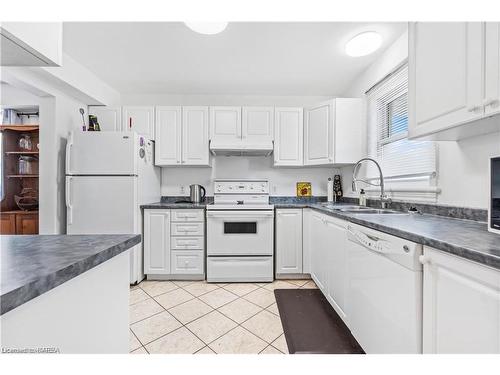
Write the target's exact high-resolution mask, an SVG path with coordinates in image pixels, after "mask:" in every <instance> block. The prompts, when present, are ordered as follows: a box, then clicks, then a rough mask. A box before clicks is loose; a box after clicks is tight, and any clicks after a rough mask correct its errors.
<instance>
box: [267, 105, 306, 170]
mask: <svg viewBox="0 0 500 375" xmlns="http://www.w3.org/2000/svg"><path fill="white" fill-rule="evenodd" d="M303 129H304V116H303V110H302V108H290V107H276V108H275V110H274V165H275V166H302V165H303V164H304V148H303V144H304V142H303V139H304V137H303Z"/></svg>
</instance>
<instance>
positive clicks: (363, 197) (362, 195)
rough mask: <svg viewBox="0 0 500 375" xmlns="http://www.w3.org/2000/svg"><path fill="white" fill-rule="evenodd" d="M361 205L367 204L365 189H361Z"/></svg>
mask: <svg viewBox="0 0 500 375" xmlns="http://www.w3.org/2000/svg"><path fill="white" fill-rule="evenodd" d="M359 205H360V206H366V194H365V190H364V189H361V191H360V192H359Z"/></svg>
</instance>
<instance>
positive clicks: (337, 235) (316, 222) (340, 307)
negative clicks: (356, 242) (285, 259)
mask: <svg viewBox="0 0 500 375" xmlns="http://www.w3.org/2000/svg"><path fill="white" fill-rule="evenodd" d="M346 223H347V222H346V221H344V220H340V219H337V218H334V217H331V216H328V215H325V214H322V213H320V212H317V211H314V210H308V209H307V210H304V235H303V236H304V257H303V259H304V272H308V271H309V272H310V273H311V277H312V279H313V280H314V282H315V283H316V285H318V288H319V289H320V290H321V291H322V293H323V294H324V296H325V297H326V298H327V300H328V302H330V304H331V305H332V307H333V308H334V309H335V311H336V312H337V313H338V314H339V316H340V317H341V318H342V319H343V320H344V321H345V320H346V304H347V296H346V290H347V282H348V274H347V234H346ZM309 262H310V266H309ZM309 267H310V269H309Z"/></svg>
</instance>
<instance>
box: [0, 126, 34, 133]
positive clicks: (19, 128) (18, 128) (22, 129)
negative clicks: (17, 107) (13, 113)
mask: <svg viewBox="0 0 500 375" xmlns="http://www.w3.org/2000/svg"><path fill="white" fill-rule="evenodd" d="M0 130H13V131H16V132H30V131H35V130H39V126H38V125H0Z"/></svg>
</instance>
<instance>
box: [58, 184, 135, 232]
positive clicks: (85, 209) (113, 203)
mask: <svg viewBox="0 0 500 375" xmlns="http://www.w3.org/2000/svg"><path fill="white" fill-rule="evenodd" d="M138 209H139V208H138V205H137V177H134V176H67V177H66V223H67V232H68V234H126V233H140V228H139V227H140V226H139V224H138V219H139V214H138Z"/></svg>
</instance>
